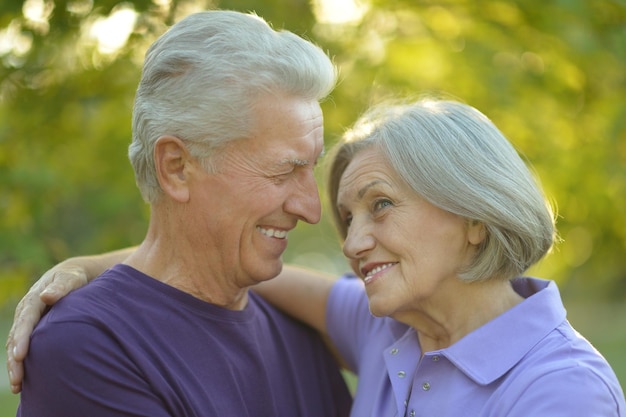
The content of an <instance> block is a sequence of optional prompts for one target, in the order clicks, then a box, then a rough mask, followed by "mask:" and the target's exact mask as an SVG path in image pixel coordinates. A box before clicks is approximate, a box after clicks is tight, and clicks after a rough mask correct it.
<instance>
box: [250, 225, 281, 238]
mask: <svg viewBox="0 0 626 417" xmlns="http://www.w3.org/2000/svg"><path fill="white" fill-rule="evenodd" d="M257 230H258V231H259V232H261V233H263V234H264V235H265V236H269V237H275V238H277V239H284V238H286V237H287V231H286V230H274V229H264V228H262V227H258V226H257Z"/></svg>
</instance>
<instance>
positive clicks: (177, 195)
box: [154, 136, 191, 203]
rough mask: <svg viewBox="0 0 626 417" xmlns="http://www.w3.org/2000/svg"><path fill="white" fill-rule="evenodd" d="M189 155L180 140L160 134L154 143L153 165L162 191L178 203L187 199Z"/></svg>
mask: <svg viewBox="0 0 626 417" xmlns="http://www.w3.org/2000/svg"><path fill="white" fill-rule="evenodd" d="M190 163H191V155H190V154H189V151H188V150H187V147H186V146H185V144H184V143H183V141H182V140H180V139H179V138H177V137H175V136H161V137H160V138H158V139H157V141H156V143H155V144H154V166H155V169H156V174H157V178H158V180H159V185H160V186H161V189H162V190H163V192H164V193H165V194H166V195H168V196H169V197H171V198H172V199H173V200H175V201H178V202H180V203H186V202H187V201H189V184H188V170H189V169H190Z"/></svg>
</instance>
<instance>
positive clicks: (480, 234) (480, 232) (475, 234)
mask: <svg viewBox="0 0 626 417" xmlns="http://www.w3.org/2000/svg"><path fill="white" fill-rule="evenodd" d="M486 236H487V230H486V229H485V224H484V223H483V222H479V221H478V220H468V223H467V240H468V241H469V243H471V244H472V245H479V244H480V243H482V241H483V240H485V237H486Z"/></svg>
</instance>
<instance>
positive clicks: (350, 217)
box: [343, 214, 352, 226]
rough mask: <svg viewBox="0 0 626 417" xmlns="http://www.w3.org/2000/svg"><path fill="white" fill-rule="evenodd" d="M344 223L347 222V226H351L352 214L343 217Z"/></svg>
mask: <svg viewBox="0 0 626 417" xmlns="http://www.w3.org/2000/svg"><path fill="white" fill-rule="evenodd" d="M343 221H344V223H345V224H346V226H350V223H352V215H351V214H350V215H348V216H346V217H345V218H344V219H343Z"/></svg>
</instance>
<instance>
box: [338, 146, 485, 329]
mask: <svg viewBox="0 0 626 417" xmlns="http://www.w3.org/2000/svg"><path fill="white" fill-rule="evenodd" d="M337 207H338V210H339V213H340V216H341V218H342V220H343V221H345V222H346V224H347V225H348V229H347V236H346V240H345V243H344V246H343V252H344V254H345V255H346V256H347V257H348V258H349V260H350V264H351V266H352V268H353V269H354V271H355V272H356V273H357V275H359V277H361V279H363V281H364V283H365V288H366V290H367V295H368V297H369V302H370V310H371V312H372V314H374V315H376V316H392V317H394V318H396V319H400V320H401V317H402V316H403V314H405V313H409V314H411V313H412V312H414V311H420V310H424V309H428V308H429V307H428V306H429V305H430V303H433V305H441V304H440V303H441V302H443V303H444V304H448V303H449V302H450V301H451V300H450V297H454V296H458V295H456V294H457V291H455V290H454V288H456V287H457V286H458V284H459V282H460V281H459V279H458V278H457V276H458V272H459V269H460V268H461V267H463V266H466V265H467V264H468V263H469V262H470V261H471V259H472V257H473V255H474V253H475V248H476V246H475V245H477V244H478V243H479V242H480V240H481V239H482V226H480V225H469V224H468V222H467V221H466V220H465V219H464V218H462V217H460V216H457V215H455V214H452V213H449V212H447V211H444V210H442V209H440V208H438V207H435V206H434V205H432V204H430V203H429V202H427V201H426V200H424V199H423V198H421V197H420V196H419V195H417V194H416V193H415V191H413V190H412V189H411V188H410V187H409V186H408V185H407V184H406V183H405V182H404V181H403V180H402V179H401V178H400V177H399V176H398V174H397V173H396V172H395V170H394V169H393V168H392V167H391V166H390V165H389V163H388V162H387V160H386V159H385V157H384V156H383V154H382V152H381V151H380V150H379V149H378V148H377V147H371V148H369V149H366V150H363V151H361V152H360V153H358V154H357V155H356V156H355V158H354V159H353V160H352V161H351V162H350V164H349V165H348V167H347V168H346V170H345V171H344V173H343V175H342V177H341V179H340V182H339V192H338V196H337ZM444 300H445V301H444ZM401 321H404V320H401Z"/></svg>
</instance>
